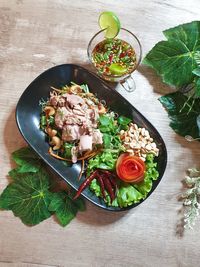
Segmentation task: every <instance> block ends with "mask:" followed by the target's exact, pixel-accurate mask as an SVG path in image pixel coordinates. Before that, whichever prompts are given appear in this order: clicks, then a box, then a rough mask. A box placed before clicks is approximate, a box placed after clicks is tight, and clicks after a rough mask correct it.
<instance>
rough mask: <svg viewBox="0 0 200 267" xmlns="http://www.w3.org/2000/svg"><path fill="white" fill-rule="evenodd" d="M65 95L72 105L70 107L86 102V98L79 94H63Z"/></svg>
mask: <svg viewBox="0 0 200 267" xmlns="http://www.w3.org/2000/svg"><path fill="white" fill-rule="evenodd" d="M63 97H65V98H66V99H67V103H68V104H69V105H70V107H74V106H76V105H78V104H84V100H83V99H82V98H81V97H80V96H78V95H73V94H67V93H66V94H63Z"/></svg>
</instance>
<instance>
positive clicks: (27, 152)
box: [12, 147, 42, 173]
mask: <svg viewBox="0 0 200 267" xmlns="http://www.w3.org/2000/svg"><path fill="white" fill-rule="evenodd" d="M12 158H13V160H14V161H15V162H16V163H17V164H18V165H19V166H18V172H20V173H25V172H37V171H38V170H39V169H40V167H41V164H42V160H41V159H40V158H39V156H38V155H37V154H36V153H35V152H34V151H33V150H32V149H31V148H30V147H23V148H20V149H19V150H17V151H15V152H13V153H12Z"/></svg>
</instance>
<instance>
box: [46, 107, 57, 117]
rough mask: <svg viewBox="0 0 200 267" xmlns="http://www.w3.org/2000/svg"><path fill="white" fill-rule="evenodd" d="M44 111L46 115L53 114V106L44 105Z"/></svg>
mask: <svg viewBox="0 0 200 267" xmlns="http://www.w3.org/2000/svg"><path fill="white" fill-rule="evenodd" d="M44 111H45V113H46V114H47V116H52V115H54V114H55V109H54V108H53V107H51V106H46V107H45V108H44Z"/></svg>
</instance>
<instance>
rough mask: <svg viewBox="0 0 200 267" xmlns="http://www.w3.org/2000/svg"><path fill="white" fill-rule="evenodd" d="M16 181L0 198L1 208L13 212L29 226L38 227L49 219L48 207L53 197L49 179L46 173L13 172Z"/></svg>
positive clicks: (11, 173)
mask: <svg viewBox="0 0 200 267" xmlns="http://www.w3.org/2000/svg"><path fill="white" fill-rule="evenodd" d="M10 175H11V176H12V177H13V178H14V181H13V182H12V183H11V184H9V185H8V186H7V187H6V188H5V189H4V191H3V193H2V194H1V196H0V208H1V209H6V210H12V211H13V213H14V215H15V216H17V217H19V218H20V219H21V220H22V222H23V223H25V224H27V225H36V224H38V223H40V222H41V221H43V220H45V219H47V218H49V217H50V216H51V213H50V212H49V210H48V206H49V203H50V200H51V197H52V193H51V192H49V190H48V189H49V177H48V174H47V173H46V172H45V171H42V170H41V171H40V172H38V173H23V174H22V173H19V174H17V171H16V170H12V171H11V172H10Z"/></svg>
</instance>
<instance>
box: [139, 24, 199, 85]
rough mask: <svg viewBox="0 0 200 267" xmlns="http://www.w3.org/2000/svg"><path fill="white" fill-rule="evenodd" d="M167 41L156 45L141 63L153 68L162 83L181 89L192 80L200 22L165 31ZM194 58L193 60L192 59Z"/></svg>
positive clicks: (195, 63) (195, 65) (197, 49)
mask: <svg viewBox="0 0 200 267" xmlns="http://www.w3.org/2000/svg"><path fill="white" fill-rule="evenodd" d="M163 33H164V35H165V37H166V38H167V41H161V42H159V43H157V44H156V45H155V46H154V47H153V48H152V50H151V51H150V52H149V53H148V54H147V55H146V57H145V59H144V60H143V63H144V64H146V65H148V66H150V67H152V68H154V69H155V70H156V72H157V73H158V74H159V75H161V77H162V79H163V82H165V83H167V84H169V85H172V86H176V87H181V86H183V85H185V84H189V83H191V82H192V81H193V79H194V73H193V72H192V71H193V69H195V68H196V67H197V62H196V60H195V59H196V58H197V53H196V52H197V51H199V50H200V38H199V36H200V21H193V22H191V23H187V24H182V25H179V26H177V27H174V28H171V29H168V30H165V31H164V32H163ZM194 56H195V58H194Z"/></svg>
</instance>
